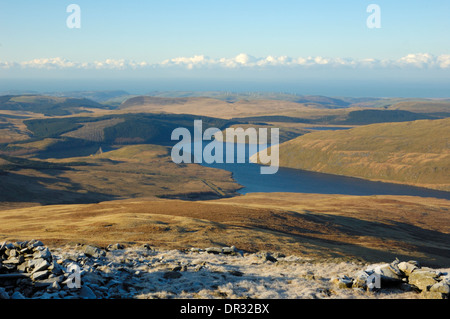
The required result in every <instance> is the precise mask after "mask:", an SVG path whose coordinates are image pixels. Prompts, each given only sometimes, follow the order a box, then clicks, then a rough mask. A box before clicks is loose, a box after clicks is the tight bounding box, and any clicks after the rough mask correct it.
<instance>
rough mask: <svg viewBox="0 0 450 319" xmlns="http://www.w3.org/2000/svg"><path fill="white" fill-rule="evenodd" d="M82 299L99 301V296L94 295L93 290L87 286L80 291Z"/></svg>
mask: <svg viewBox="0 0 450 319" xmlns="http://www.w3.org/2000/svg"><path fill="white" fill-rule="evenodd" d="M80 298H82V299H97V296H96V295H95V294H94V292H93V291H92V289H91V288H89V287H88V286H86V285H83V286H82V287H81V289H80Z"/></svg>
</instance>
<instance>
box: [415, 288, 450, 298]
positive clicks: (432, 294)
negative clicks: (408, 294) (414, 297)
mask: <svg viewBox="0 0 450 319" xmlns="http://www.w3.org/2000/svg"><path fill="white" fill-rule="evenodd" d="M421 296H422V298H424V299H446V298H447V295H445V294H443V293H441V292H436V291H425V290H424V291H422V293H421Z"/></svg>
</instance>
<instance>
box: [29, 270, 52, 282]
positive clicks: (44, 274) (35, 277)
mask: <svg viewBox="0 0 450 319" xmlns="http://www.w3.org/2000/svg"><path fill="white" fill-rule="evenodd" d="M49 275H50V272H49V271H48V270H42V271H38V272H35V273H33V275H32V276H31V279H33V281H36V280H40V279H45V278H47V277H48V276H49Z"/></svg>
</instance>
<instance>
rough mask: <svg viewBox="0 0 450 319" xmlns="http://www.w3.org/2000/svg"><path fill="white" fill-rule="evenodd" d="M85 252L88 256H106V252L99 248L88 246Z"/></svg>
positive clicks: (85, 247) (84, 249)
mask: <svg viewBox="0 0 450 319" xmlns="http://www.w3.org/2000/svg"><path fill="white" fill-rule="evenodd" d="M83 252H84V254H85V255H86V256H89V257H94V258H100V257H103V256H105V255H106V252H105V251H104V250H102V249H100V248H98V247H94V246H91V245H86V246H84V248H83Z"/></svg>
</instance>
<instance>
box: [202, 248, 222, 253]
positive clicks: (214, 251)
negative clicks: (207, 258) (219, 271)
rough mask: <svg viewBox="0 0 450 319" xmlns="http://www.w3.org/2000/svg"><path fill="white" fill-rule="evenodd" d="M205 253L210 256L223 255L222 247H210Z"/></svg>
mask: <svg viewBox="0 0 450 319" xmlns="http://www.w3.org/2000/svg"><path fill="white" fill-rule="evenodd" d="M205 251H206V252H207V253H208V254H221V253H222V248H220V247H209V248H206V249H205Z"/></svg>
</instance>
